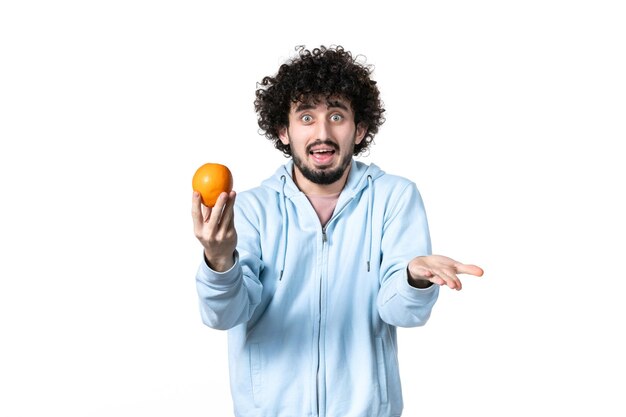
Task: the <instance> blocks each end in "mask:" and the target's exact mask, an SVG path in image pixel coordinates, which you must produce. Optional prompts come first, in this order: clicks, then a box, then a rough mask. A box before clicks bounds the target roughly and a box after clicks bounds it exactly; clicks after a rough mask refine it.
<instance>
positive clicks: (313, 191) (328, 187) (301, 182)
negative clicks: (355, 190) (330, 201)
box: [293, 165, 351, 195]
mask: <svg viewBox="0 0 626 417" xmlns="http://www.w3.org/2000/svg"><path fill="white" fill-rule="evenodd" d="M350 168H351V165H348V167H347V168H346V170H345V172H344V173H343V175H342V176H341V178H339V179H338V180H337V181H335V182H333V183H332V184H317V183H314V182H312V181H310V180H308V179H307V178H306V177H305V176H304V175H303V174H302V172H300V170H299V169H298V167H296V166H295V165H294V166H293V179H294V182H295V183H296V185H297V186H298V188H299V189H300V191H302V192H303V193H304V194H307V195H332V194H338V193H340V192H341V191H342V190H343V187H345V185H346V182H347V181H348V175H349V174H350Z"/></svg>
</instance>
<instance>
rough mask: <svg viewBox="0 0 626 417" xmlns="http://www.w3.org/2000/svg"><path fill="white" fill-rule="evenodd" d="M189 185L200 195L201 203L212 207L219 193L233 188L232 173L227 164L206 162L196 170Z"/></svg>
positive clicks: (228, 191)
mask: <svg viewBox="0 0 626 417" xmlns="http://www.w3.org/2000/svg"><path fill="white" fill-rule="evenodd" d="M191 186H192V187H193V190H194V191H197V192H198V193H200V195H201V196H202V204H204V205H205V206H207V207H213V206H214V205H215V202H216V201H217V198H218V197H219V196H220V194H221V193H223V192H227V193H230V192H231V191H232V189H233V175H232V174H231V172H230V170H229V169H228V167H227V166H225V165H222V164H215V163H207V164H204V165H202V166H201V167H200V168H198V169H197V170H196V173H195V174H194V175H193V179H192V180H191Z"/></svg>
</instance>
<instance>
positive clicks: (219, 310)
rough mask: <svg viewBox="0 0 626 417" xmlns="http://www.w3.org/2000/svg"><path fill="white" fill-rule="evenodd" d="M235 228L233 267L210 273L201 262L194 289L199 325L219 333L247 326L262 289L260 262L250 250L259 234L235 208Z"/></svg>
mask: <svg viewBox="0 0 626 417" xmlns="http://www.w3.org/2000/svg"><path fill="white" fill-rule="evenodd" d="M235 219H236V220H235V227H236V229H237V235H238V240H239V242H247V244H246V246H244V247H242V246H239V245H238V247H237V252H236V253H235V264H234V265H233V267H232V268H231V269H229V270H228V271H225V272H216V271H213V270H212V269H211V268H209V266H208V265H207V264H206V262H205V261H204V260H203V261H202V263H201V264H200V267H199V268H198V272H197V274H196V289H197V292H198V297H199V302H200V313H201V316H202V322H203V323H204V324H206V325H207V326H209V327H212V328H214V329H220V330H227V329H231V328H233V327H235V326H237V325H239V324H242V323H246V322H247V321H248V320H250V318H251V317H252V315H253V313H254V310H255V308H256V307H257V306H258V305H259V303H260V301H261V294H262V291H263V286H262V284H261V282H260V280H259V278H258V277H259V276H260V273H261V269H262V262H261V260H260V259H259V256H255V255H254V253H258V252H259V251H255V250H251V249H252V248H254V247H258V242H259V237H258V231H257V230H256V228H255V227H254V226H253V225H252V223H251V222H250V221H248V219H247V218H246V217H245V215H244V214H243V213H242V212H241V210H238V209H237V204H235Z"/></svg>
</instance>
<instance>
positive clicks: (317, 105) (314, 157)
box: [279, 98, 367, 185]
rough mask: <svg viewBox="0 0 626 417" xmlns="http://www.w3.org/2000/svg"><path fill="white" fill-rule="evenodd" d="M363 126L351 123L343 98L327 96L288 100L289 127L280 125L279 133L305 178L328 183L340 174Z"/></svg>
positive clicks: (362, 132) (341, 174)
mask: <svg viewBox="0 0 626 417" xmlns="http://www.w3.org/2000/svg"><path fill="white" fill-rule="evenodd" d="M366 130H367V129H365V128H364V126H355V124H354V112H353V110H352V107H351V106H350V103H349V102H348V101H347V100H345V99H342V98H329V99H321V100H317V102H315V101H313V100H311V101H305V102H298V103H294V104H292V105H291V111H290V112H289V127H285V128H283V129H281V130H280V132H279V137H280V140H281V141H282V142H283V143H284V144H285V145H289V147H290V148H291V155H292V156H293V161H294V165H295V166H296V168H297V169H298V170H299V171H300V172H301V173H302V175H303V176H304V177H305V178H306V179H307V180H309V181H311V182H313V183H315V184H320V185H328V184H332V183H334V182H336V181H338V180H339V179H340V178H342V177H343V175H344V173H345V172H346V169H347V168H348V167H349V166H350V162H351V160H352V154H353V151H354V145H355V144H358V143H360V142H361V141H362V140H363V137H364V136H365V133H366Z"/></svg>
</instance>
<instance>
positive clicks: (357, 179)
mask: <svg viewBox="0 0 626 417" xmlns="http://www.w3.org/2000/svg"><path fill="white" fill-rule="evenodd" d="M383 174H384V172H383V171H382V170H381V169H380V168H379V167H378V166H376V165H375V164H370V165H368V164H365V163H363V162H360V161H355V160H354V159H353V160H352V162H351V167H350V173H349V174H348V180H347V181H346V185H345V186H344V187H343V190H342V191H341V196H340V197H339V201H338V202H337V203H338V205H339V204H340V203H341V202H342V201H343V200H344V199H350V198H352V197H354V195H355V194H357V193H358V192H360V191H361V190H363V189H364V188H365V187H367V186H368V180H367V178H368V176H370V177H371V178H372V179H373V180H375V179H376V178H378V177H380V176H381V175H383ZM283 176H284V177H285V182H284V183H283V180H282V179H281V177H283ZM262 185H263V186H265V187H269V188H271V189H272V190H274V191H276V192H278V193H281V194H283V193H284V196H285V197H286V198H288V199H292V198H293V197H296V196H300V195H301V194H302V191H300V189H299V188H298V186H297V185H296V183H295V182H294V180H293V160H289V162H287V163H286V164H284V165H282V166H280V167H279V168H278V169H277V170H276V172H275V173H274V175H272V176H271V177H270V178H268V179H267V180H265V181H263V182H262Z"/></svg>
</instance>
